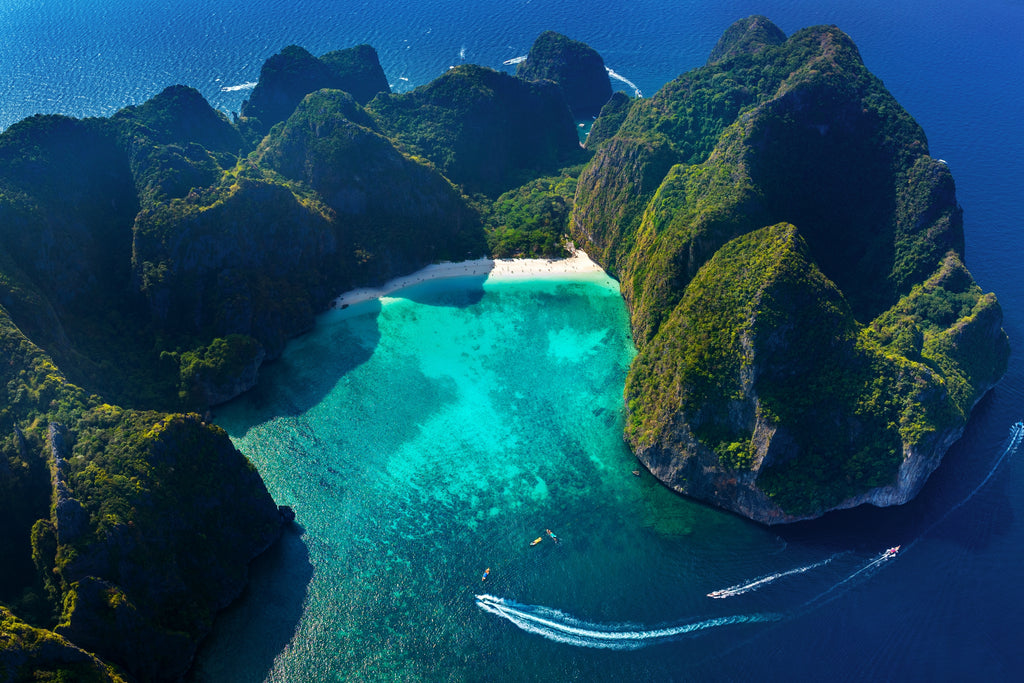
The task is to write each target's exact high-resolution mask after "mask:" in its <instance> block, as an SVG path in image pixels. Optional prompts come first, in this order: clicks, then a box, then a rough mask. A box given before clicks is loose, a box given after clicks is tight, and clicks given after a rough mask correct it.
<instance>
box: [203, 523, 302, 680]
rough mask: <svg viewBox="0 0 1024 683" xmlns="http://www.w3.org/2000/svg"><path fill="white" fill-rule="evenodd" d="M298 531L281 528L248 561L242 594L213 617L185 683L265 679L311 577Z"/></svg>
mask: <svg viewBox="0 0 1024 683" xmlns="http://www.w3.org/2000/svg"><path fill="white" fill-rule="evenodd" d="M302 533H303V528H302V527H301V526H299V525H297V524H296V525H293V526H288V527H285V531H284V533H283V534H282V536H281V538H280V540H278V542H277V543H275V544H274V545H272V546H271V547H270V548H269V549H268V550H267V551H266V552H265V553H263V554H262V555H260V556H259V557H257V558H256V559H255V560H253V562H252V564H251V565H250V566H249V583H248V584H247V585H246V588H245V591H244V592H243V593H242V595H241V597H239V598H238V600H236V601H235V602H234V603H232V604H231V605H230V606H228V608H227V609H225V610H224V611H223V612H221V613H220V614H219V615H218V616H217V619H216V621H215V622H214V625H213V631H212V632H211V633H210V635H209V636H207V638H206V640H204V641H203V643H202V644H201V645H200V648H199V652H198V653H197V655H196V659H195V663H194V664H193V666H192V669H191V671H189V673H188V675H187V676H186V678H185V680H186V681H188V682H189V683H207V682H210V683H212V682H213V681H263V680H265V679H266V677H267V674H268V673H269V672H270V669H271V667H272V666H273V664H274V659H275V658H276V657H277V655H278V654H280V653H281V651H282V650H284V648H285V647H286V646H287V645H288V644H289V643H290V642H291V640H292V638H293V636H294V635H295V630H296V628H297V627H298V624H299V620H300V619H301V618H302V605H303V602H304V601H305V599H306V589H307V587H308V585H309V582H310V580H311V579H312V577H313V565H312V564H310V561H309V550H308V548H307V547H306V544H305V542H304V541H303V540H302Z"/></svg>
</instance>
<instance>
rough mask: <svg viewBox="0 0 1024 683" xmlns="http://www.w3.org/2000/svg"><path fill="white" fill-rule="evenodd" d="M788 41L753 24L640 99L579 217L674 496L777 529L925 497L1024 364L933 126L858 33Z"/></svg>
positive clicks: (631, 434) (637, 443)
mask: <svg viewBox="0 0 1024 683" xmlns="http://www.w3.org/2000/svg"><path fill="white" fill-rule="evenodd" d="M779 35H780V32H778V29H776V28H775V27H773V26H770V25H768V24H766V23H765V21H764V20H763V18H756V17H755V18H751V19H749V20H744V21H742V22H738V23H737V25H736V26H734V27H733V28H732V29H730V31H729V32H727V34H726V36H725V37H724V38H723V40H722V41H720V43H719V46H718V47H717V48H716V51H715V54H714V55H713V59H712V60H709V65H708V66H706V67H704V68H702V69H698V70H696V71H694V72H691V73H689V74H685V75H683V76H681V77H680V78H678V79H676V80H675V81H673V82H672V83H670V84H668V85H667V86H665V88H663V89H662V90H661V91H660V92H659V93H658V94H656V95H655V96H654V97H652V98H650V99H649V100H642V101H637V102H635V103H634V104H633V105H632V106H631V107H630V108H629V110H628V113H627V114H626V115H625V118H624V120H623V121H622V122H621V124H617V125H615V126H614V127H616V128H617V132H616V133H615V134H614V136H612V137H610V138H608V139H606V140H604V141H602V142H600V144H599V145H598V146H597V149H596V153H595V156H594V159H593V160H592V161H591V163H590V164H589V165H588V166H587V167H586V168H585V169H584V171H583V173H582V174H581V176H580V180H579V185H578V190H577V195H576V207H575V210H574V213H573V218H572V231H573V237H574V238H575V239H576V241H577V243H578V244H580V245H582V246H583V247H584V248H585V249H588V251H589V253H591V254H593V255H594V256H595V257H597V258H598V259H599V260H600V262H601V263H602V264H604V265H605V266H606V267H608V268H609V269H611V270H612V271H613V273H614V274H615V275H616V276H617V277H618V278H619V280H620V282H621V284H622V291H623V296H624V297H625V299H626V302H627V304H628V305H629V307H630V315H631V322H632V326H633V330H634V336H635V339H636V341H637V344H638V346H639V347H640V353H639V355H638V357H637V359H636V361H635V363H634V366H633V368H632V369H631V372H630V376H629V380H628V382H627V388H626V398H627V401H628V415H629V420H628V428H627V432H626V436H627V440H628V441H629V442H630V443H631V445H632V446H633V447H634V449H635V450H636V452H637V455H638V457H639V458H640V459H641V460H642V461H643V462H644V463H645V464H647V465H648V466H649V467H650V468H651V470H652V471H653V472H654V473H655V474H656V475H658V476H659V478H661V479H662V480H664V481H666V483H668V484H669V485H671V486H673V487H674V488H676V489H678V490H680V491H683V492H685V493H688V494H690V495H693V496H695V497H697V498H700V499H702V500H706V501H708V502H712V503H714V504H716V505H720V506H722V507H725V508H728V509H731V510H734V511H736V512H739V513H741V514H744V515H746V516H749V517H751V518H753V519H756V520H759V521H762V522H767V523H775V522H784V521H794V520H796V519H805V518H809V517H816V516H819V515H821V514H823V513H824V512H825V511H827V510H830V509H835V508H839V507H849V506H852V505H857V504H860V503H863V502H873V503H876V504H893V503H900V502H905V501H906V500H909V498H910V497H912V496H913V495H914V494H915V493H916V492H917V491H918V490H919V489H920V487H921V485H922V484H923V482H924V481H925V479H926V478H927V476H928V475H929V474H930V473H931V471H932V470H934V468H935V466H937V464H938V462H939V461H940V460H941V456H942V454H943V453H944V452H945V449H946V448H948V446H949V445H950V444H951V443H952V442H953V441H954V440H955V439H956V438H957V436H959V434H960V431H961V430H962V428H963V425H964V423H965V421H966V419H967V417H968V415H969V413H970V410H971V408H972V407H973V405H974V403H975V402H976V401H977V400H978V399H979V398H980V396H981V395H982V394H983V393H984V392H985V391H987V389H988V388H989V387H991V386H992V385H993V384H994V383H995V382H996V381H997V380H998V378H999V377H1000V376H1001V375H1002V373H1003V372H1004V371H1005V367H1006V358H1007V354H1008V345H1007V341H1006V337H1005V334H1004V333H1003V332H1002V330H1001V328H1000V325H1001V320H1002V317H1001V312H1000V311H999V308H998V304H997V303H996V302H995V298H994V297H993V296H992V295H983V294H982V293H981V291H980V290H979V289H978V288H977V286H976V285H975V284H974V282H973V280H972V279H971V277H970V275H969V273H968V272H967V271H966V269H965V268H964V267H963V264H962V255H963V234H962V222H961V212H960V209H959V207H958V206H957V204H956V199H955V193H954V188H953V182H952V177H951V176H950V174H949V171H948V169H947V168H946V167H945V165H944V164H942V163H940V162H937V161H935V160H933V159H931V158H930V157H929V156H928V154H927V144H926V142H925V139H924V135H923V133H922V132H921V130H920V128H919V127H918V126H917V125H916V123H914V121H913V120H912V119H911V118H910V117H909V116H908V115H907V114H906V112H905V111H903V110H902V109H901V108H900V107H899V105H898V104H897V103H896V102H895V101H894V100H893V99H892V97H891V96H890V95H889V94H888V93H887V92H886V91H885V89H884V88H883V87H882V85H881V84H880V83H879V82H878V81H877V79H875V78H874V77H873V76H871V74H870V73H868V72H867V70H866V69H865V67H864V65H863V63H862V62H861V60H860V56H859V54H858V53H857V51H856V47H855V46H854V45H853V44H852V42H851V41H850V40H849V38H848V37H846V36H845V35H844V34H842V33H841V32H840V31H838V30H837V29H835V28H828V27H819V28H813V29H806V30H804V31H801V32H799V33H797V34H795V35H794V36H792V37H791V38H789V39H788V40H785V41H783V40H782V39H781V38H780V37H779ZM609 114H610V115H611V116H615V117H620V116H621V115H622V114H621V107H616V108H614V109H611V110H610V111H609ZM598 123H600V120H599V121H598ZM595 125H596V124H595ZM781 222H785V225H777V224H780V223H781ZM771 225H775V227H773V228H764V227H763V226H771ZM764 254H771V255H772V261H771V263H765V262H762V260H761V259H762V258H763V255H764ZM925 301H928V302H930V303H927V304H926V303H924V302H925ZM911 311H912V312H911ZM954 337H956V338H957V339H961V340H962V341H960V342H958V343H956V344H954V343H953V342H952V338H954ZM897 339H898V340H900V341H899V342H898V343H897V342H896V341H895V340H897ZM967 348H970V349H971V351H970V352H965V349H967ZM971 357H975V358H983V359H985V360H984V361H982V362H975V361H973V360H971V359H970V358H971Z"/></svg>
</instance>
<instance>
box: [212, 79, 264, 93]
mask: <svg viewBox="0 0 1024 683" xmlns="http://www.w3.org/2000/svg"><path fill="white" fill-rule="evenodd" d="M255 87H256V81H249V82H248V83H242V84H241V85H225V86H224V87H223V88H221V89H220V90H221V92H235V91H236V90H251V89H252V88H255Z"/></svg>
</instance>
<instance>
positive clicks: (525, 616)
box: [476, 595, 782, 650]
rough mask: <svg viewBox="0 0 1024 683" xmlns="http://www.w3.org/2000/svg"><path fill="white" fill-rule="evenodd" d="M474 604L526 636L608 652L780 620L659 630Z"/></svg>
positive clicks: (717, 621) (732, 620)
mask: <svg viewBox="0 0 1024 683" xmlns="http://www.w3.org/2000/svg"><path fill="white" fill-rule="evenodd" d="M476 604H477V607H479V608H480V609H482V610H484V611H485V612H490V613H491V614H494V615H497V616H499V617H502V618H504V619H507V620H508V621H511V622H512V623H513V624H515V625H516V626H518V627H519V628H521V629H522V630H524V631H526V632H528V633H534V634H536V635H539V636H543V637H544V638H547V639H549V640H554V641H556V642H560V643H567V644H570V645H577V646H579V647H591V648H603V649H610V650H636V649H639V648H642V647H647V646H648V645H653V644H655V643H661V642H665V641H668V640H672V639H675V638H679V637H681V636H685V635H687V634H691V633H696V632H699V631H705V630H707V629H712V628H718V627H720V626H729V625H733V624H753V623H762V622H768V621H778V620H779V619H781V618H782V617H781V616H780V615H776V614H736V615H731V616H725V617H714V618H712V619H705V620H703V621H696V622H691V623H688V624H680V625H678V626H669V627H666V628H660V629H643V628H641V627H638V626H633V625H629V624H597V623H593V622H588V621H583V620H580V619H576V618H575V617H573V616H571V615H568V614H565V613H564V612H560V611H559V610H556V609H552V608H550V607H544V606H542V605H523V604H520V603H517V602H515V601H514V600H506V599H505V598H498V597H495V596H493V595H478V596H476Z"/></svg>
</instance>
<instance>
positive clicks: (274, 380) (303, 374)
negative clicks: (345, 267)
mask: <svg viewBox="0 0 1024 683" xmlns="http://www.w3.org/2000/svg"><path fill="white" fill-rule="evenodd" d="M486 280H487V275H486V274H485V275H472V276H470V275H466V276H457V277H453V278H445V279H440V280H428V281H425V282H421V283H415V284H413V285H411V286H409V287H406V288H404V289H402V290H399V291H397V292H393V293H391V294H389V295H388V296H390V297H401V298H404V299H408V300H410V301H414V302H416V303H418V304H423V305H428V306H445V307H451V308H468V307H470V306H474V305H476V304H478V303H479V302H480V301H481V300H482V299H483V296H484V288H483V285H484V282H485V281H486ZM381 310H382V305H381V302H380V300H378V299H373V300H370V301H364V302H361V303H358V304H354V305H353V306H352V307H351V308H346V309H345V310H344V312H339V311H326V312H325V313H323V314H322V315H320V316H318V317H317V320H316V326H315V328H314V329H313V330H311V331H310V332H307V333H305V334H303V335H300V336H299V337H296V338H295V339H293V340H292V341H290V342H289V345H288V348H286V349H285V353H284V354H282V356H281V357H280V358H278V359H276V360H274V361H271V362H269V363H266V364H264V365H263V367H261V368H260V376H259V380H258V382H257V383H256V386H255V387H253V388H252V389H250V390H249V391H247V392H246V393H245V394H243V395H242V396H241V397H239V398H238V399H235V400H238V401H245V402H247V403H248V404H249V406H250V407H251V410H247V411H241V412H244V418H243V419H242V421H240V422H234V423H232V425H231V429H230V430H229V431H231V432H232V433H236V432H241V433H244V432H245V431H248V429H249V428H251V427H253V426H255V425H257V424H261V423H263V422H265V421H267V420H269V419H271V418H274V417H279V416H294V415H301V414H303V413H305V412H306V411H308V410H309V409H310V408H312V407H314V406H316V405H317V404H319V403H320V402H321V401H323V399H324V397H325V396H326V395H327V394H329V393H330V391H331V390H332V389H333V388H334V386H335V385H336V384H337V383H338V380H339V379H341V378H342V377H344V376H345V375H346V374H347V373H349V372H351V371H352V370H354V369H355V368H357V367H359V366H360V365H362V364H363V363H365V362H366V361H367V360H369V358H370V357H371V356H372V355H373V353H374V350H375V349H376V347H377V344H378V343H379V342H380V327H379V324H378V318H379V316H380V313H381ZM339 313H340V314H341V315H340V316H339ZM341 317H343V318H344V319H345V320H349V321H351V322H349V323H348V324H339V319H340V318H341ZM300 344H301V346H299V345H300ZM300 349H301V350H300ZM298 353H301V360H300V359H298V358H295V359H294V360H293V358H294V356H293V354H298ZM213 412H214V418H215V420H216V413H217V410H216V409H214V411H213ZM238 417H239V415H236V419H237V418H238Z"/></svg>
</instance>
